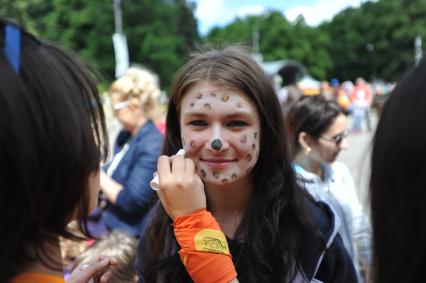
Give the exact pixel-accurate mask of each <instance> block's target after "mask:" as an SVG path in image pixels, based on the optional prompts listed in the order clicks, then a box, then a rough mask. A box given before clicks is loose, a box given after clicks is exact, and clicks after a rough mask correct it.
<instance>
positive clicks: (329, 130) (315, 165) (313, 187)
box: [285, 96, 371, 282]
mask: <svg viewBox="0 0 426 283" xmlns="http://www.w3.org/2000/svg"><path fill="white" fill-rule="evenodd" d="M285 122H286V129H287V131H288V134H289V137H290V147H291V154H292V156H293V160H294V169H295V171H296V174H297V177H298V181H299V183H300V184H302V185H303V186H304V187H305V188H306V189H307V190H308V192H309V193H310V194H311V195H312V196H313V197H314V198H315V199H317V200H321V201H324V202H326V203H328V204H329V205H330V206H331V208H332V209H333V210H334V212H335V215H336V216H337V218H339V220H340V229H339V233H340V235H341V237H342V240H343V243H344V245H345V247H346V249H347V250H348V252H349V254H350V255H351V257H352V259H353V262H354V265H355V268H356V269H357V270H358V271H359V270H360V268H359V262H361V263H362V265H363V267H364V268H365V269H364V273H365V275H364V276H359V277H360V278H359V279H360V281H361V282H363V281H364V280H363V277H364V279H366V281H368V280H369V277H370V275H369V273H370V272H369V270H370V269H369V267H370V265H371V226H370V224H369V222H368V219H367V217H366V215H365V213H364V210H363V207H362V205H361V203H360V201H359V199H358V196H357V193H356V190H355V186H354V181H353V179H352V176H351V174H350V172H349V170H348V168H347V167H346V166H345V165H344V164H343V163H341V162H337V161H336V159H337V156H338V155H339V153H340V151H341V150H343V149H346V148H347V147H348V143H347V140H346V137H347V117H346V115H345V114H344V112H343V110H342V109H341V108H340V107H339V106H338V105H337V103H335V102H334V101H327V100H325V99H324V98H322V97H320V96H310V97H303V98H302V99H300V100H299V101H298V102H296V103H295V104H294V105H293V106H292V107H291V108H290V110H289V112H288V115H287V116H286V121H285ZM359 273H360V272H359Z"/></svg>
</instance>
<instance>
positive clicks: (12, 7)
mask: <svg viewBox="0 0 426 283" xmlns="http://www.w3.org/2000/svg"><path fill="white" fill-rule="evenodd" d="M0 7H1V8H0V15H8V16H9V17H10V18H12V19H14V20H15V21H17V22H18V23H20V24H21V25H23V26H25V27H27V28H28V29H29V30H31V31H33V32H34V31H35V33H36V34H37V35H38V36H41V37H42V38H44V39H47V40H52V41H56V42H59V43H60V44H62V45H64V46H66V47H68V48H70V49H72V50H74V51H76V52H77V53H78V54H79V55H80V56H82V57H83V58H85V59H86V60H88V61H89V62H90V63H91V64H93V65H94V66H95V67H96V68H97V69H98V70H100V71H101V72H102V73H103V74H104V75H105V77H106V78H108V79H113V78H114V67H115V59H114V49H113V44H112V34H113V33H114V16H113V1H112V0H108V1H85V0H52V1H43V0H0ZM194 8H195V7H194V5H193V4H190V3H187V2H186V1H185V0H173V1H172V0H122V15H123V31H124V34H125V35H126V37H127V43H128V47H129V57H130V61H131V62H132V63H137V64H140V65H144V66H145V67H147V68H149V69H151V70H153V71H154V72H156V73H157V74H158V75H159V78H160V81H161V83H162V86H163V87H164V88H167V87H168V85H169V84H170V81H171V79H172V76H173V73H174V72H175V71H176V70H177V68H179V67H180V65H181V64H182V63H183V61H184V58H185V56H186V55H187V54H188V52H189V50H190V48H191V46H192V45H193V44H194V42H196V41H197V40H198V38H199V36H198V33H197V22H196V20H195V18H194V15H193V10H194Z"/></svg>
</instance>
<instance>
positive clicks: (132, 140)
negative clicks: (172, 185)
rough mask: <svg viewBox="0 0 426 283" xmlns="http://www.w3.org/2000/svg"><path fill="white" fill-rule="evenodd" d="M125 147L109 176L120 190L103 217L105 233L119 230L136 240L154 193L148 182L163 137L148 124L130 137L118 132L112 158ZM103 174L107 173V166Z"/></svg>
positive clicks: (158, 154) (159, 152)
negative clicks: (110, 230)
mask: <svg viewBox="0 0 426 283" xmlns="http://www.w3.org/2000/svg"><path fill="white" fill-rule="evenodd" d="M126 143H127V144H128V149H127V151H126V153H125V154H124V156H123V157H122V159H121V161H120V163H119V164H118V165H117V167H116V169H115V170H114V172H113V173H112V175H111V177H112V178H113V179H114V180H115V181H117V182H118V183H120V184H121V185H122V186H123V189H122V190H121V191H120V193H119V194H118V196H117V202H116V203H115V204H112V203H109V202H108V203H107V205H106V207H105V210H104V214H103V217H104V220H105V223H106V224H107V226H108V228H109V229H119V230H122V231H123V232H126V233H128V234H130V235H134V236H139V234H140V231H141V229H142V226H143V222H144V217H145V215H146V213H147V212H148V211H149V208H150V207H151V204H152V199H153V197H154V193H155V192H154V191H153V190H152V189H151V188H150V186H149V182H150V181H151V179H152V175H153V173H154V172H155V171H156V169H157V159H158V157H159V156H160V154H161V150H162V146H163V136H162V134H161V132H160V131H159V130H158V129H157V127H156V126H155V125H154V123H153V122H151V121H148V122H147V123H145V125H143V126H142V128H141V129H140V130H139V132H138V133H137V134H136V135H135V136H134V137H132V136H131V134H130V133H129V132H127V131H125V130H122V131H121V132H120V133H119V135H118V137H117V140H116V143H115V146H114V155H115V154H117V153H118V152H120V151H121V149H122V148H123V146H125V144H126ZM104 170H105V171H107V170H108V166H106V167H105V168H104Z"/></svg>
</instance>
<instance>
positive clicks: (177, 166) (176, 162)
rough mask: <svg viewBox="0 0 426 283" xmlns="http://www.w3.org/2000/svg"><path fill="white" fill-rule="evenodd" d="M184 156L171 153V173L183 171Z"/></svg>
mask: <svg viewBox="0 0 426 283" xmlns="http://www.w3.org/2000/svg"><path fill="white" fill-rule="evenodd" d="M185 167H186V166H185V157H183V156H180V155H173V156H172V173H173V175H176V174H183V173H184V172H185Z"/></svg>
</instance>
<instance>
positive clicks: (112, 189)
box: [101, 170, 123, 204]
mask: <svg viewBox="0 0 426 283" xmlns="http://www.w3.org/2000/svg"><path fill="white" fill-rule="evenodd" d="M122 189H123V186H122V185H121V184H120V183H118V182H116V181H115V180H114V179H112V178H111V177H110V176H108V175H107V174H106V173H105V172H104V171H103V170H101V190H102V192H103V193H104V196H105V197H106V198H107V199H108V201H109V202H110V203H112V204H115V203H116V202H117V196H118V194H119V193H120V192H121V190H122Z"/></svg>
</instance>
